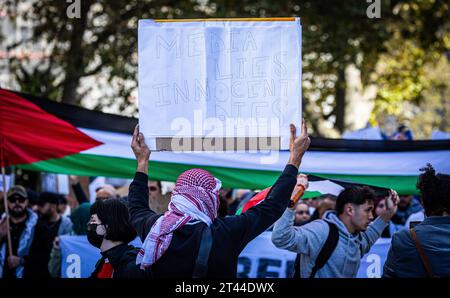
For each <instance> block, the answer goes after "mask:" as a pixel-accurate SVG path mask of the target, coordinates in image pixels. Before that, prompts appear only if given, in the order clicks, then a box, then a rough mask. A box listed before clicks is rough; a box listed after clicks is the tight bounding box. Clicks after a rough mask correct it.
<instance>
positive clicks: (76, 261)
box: [60, 231, 391, 278]
mask: <svg viewBox="0 0 450 298" xmlns="http://www.w3.org/2000/svg"><path fill="white" fill-rule="evenodd" d="M271 235H272V232H267V231H266V232H264V233H262V234H261V235H259V236H258V237H256V238H255V239H254V240H253V241H251V242H250V243H249V244H248V245H247V246H246V247H245V249H244V250H243V251H242V253H241V254H240V255H239V258H238V268H237V277H239V278H266V277H283V278H285V277H291V276H292V273H293V270H294V269H293V266H294V261H295V256H296V254H295V253H293V252H290V251H287V250H284V249H279V248H276V247H275V245H273V243H272V241H271ZM390 243H391V239H390V238H389V239H378V241H377V242H375V244H374V245H373V246H372V248H371V249H370V251H369V252H368V253H367V254H365V255H364V257H363V259H362V260H361V265H360V267H359V270H358V274H357V276H356V277H358V278H379V277H381V274H382V273H383V265H384V262H385V261H386V258H387V253H388V250H389V246H390ZM60 244H61V277H63V278H87V277H89V276H90V275H91V274H92V272H93V271H94V269H95V264H96V263H97V261H98V260H99V259H100V258H101V255H100V251H99V250H98V249H97V248H95V247H93V246H92V245H90V244H89V242H88V241H87V239H86V236H67V235H65V236H61V237H60ZM131 244H132V245H134V246H136V247H140V246H141V245H142V243H141V241H140V240H139V239H138V238H136V239H135V240H134V241H132V242H131Z"/></svg>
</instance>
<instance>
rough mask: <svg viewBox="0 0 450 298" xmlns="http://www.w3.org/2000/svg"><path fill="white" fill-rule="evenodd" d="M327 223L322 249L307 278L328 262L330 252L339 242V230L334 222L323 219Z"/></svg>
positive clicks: (314, 274) (312, 276) (311, 276)
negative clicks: (325, 237)
mask: <svg viewBox="0 0 450 298" xmlns="http://www.w3.org/2000/svg"><path fill="white" fill-rule="evenodd" d="M325 222H326V223H327V224H328V227H329V232H328V237H327V240H326V241H325V244H324V245H323V247H322V249H321V250H320V252H319V255H318V256H317V258H316V261H315V264H314V267H313V269H312V271H311V275H310V276H309V278H314V276H316V273H317V271H318V270H320V269H321V268H322V267H323V266H325V264H326V263H327V262H328V259H329V258H330V257H331V254H332V253H333V251H334V250H335V249H336V246H337V244H338V242H339V230H338V228H337V227H336V225H335V224H333V223H330V222H328V221H325Z"/></svg>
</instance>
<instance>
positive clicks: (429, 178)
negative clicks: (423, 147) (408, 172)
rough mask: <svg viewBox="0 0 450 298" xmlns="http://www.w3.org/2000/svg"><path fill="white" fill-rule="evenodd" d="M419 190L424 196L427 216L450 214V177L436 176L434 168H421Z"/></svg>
mask: <svg viewBox="0 0 450 298" xmlns="http://www.w3.org/2000/svg"><path fill="white" fill-rule="evenodd" d="M420 171H422V172H424V173H422V174H421V175H420V176H419V179H418V181H417V185H416V186H417V189H419V190H420V194H421V196H422V204H423V207H424V208H425V214H426V215H427V216H433V215H436V216H441V215H442V214H443V213H444V212H447V214H450V175H443V174H436V171H435V170H434V168H433V166H432V165H431V164H427V166H426V167H424V168H421V169H420Z"/></svg>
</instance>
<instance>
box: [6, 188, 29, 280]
mask: <svg viewBox="0 0 450 298" xmlns="http://www.w3.org/2000/svg"><path fill="white" fill-rule="evenodd" d="M7 200H8V212H9V228H10V233H11V242H12V255H10V252H9V248H8V240H7V233H8V230H7V222H6V217H5V216H3V217H2V219H1V220H0V278H22V277H23V274H24V266H25V263H26V258H27V257H28V254H29V251H30V246H31V243H32V241H33V236H34V229H35V226H36V223H37V221H38V216H37V214H36V213H34V212H33V211H32V210H31V209H29V208H28V194H27V191H26V190H25V188H24V187H22V186H20V185H16V186H13V187H11V188H10V189H9V191H8V193H7Z"/></svg>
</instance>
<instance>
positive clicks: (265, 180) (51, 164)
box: [18, 154, 417, 197]
mask: <svg viewBox="0 0 450 298" xmlns="http://www.w3.org/2000/svg"><path fill="white" fill-rule="evenodd" d="M18 167H20V168H22V169H26V170H34V171H42V172H51V173H60V174H70V175H78V176H105V177H118V178H133V176H134V173H135V171H136V160H134V159H127V158H120V157H108V156H101V155H92V154H74V155H70V156H66V157H63V158H59V159H49V160H46V161H40V162H36V163H33V164H29V165H20V166H18ZM192 168H201V169H205V170H207V171H209V172H210V173H211V174H213V175H214V176H215V177H217V178H219V179H220V180H221V181H222V184H223V186H224V187H233V188H250V189H264V188H266V187H269V186H271V185H273V183H275V181H276V179H277V178H278V177H279V175H280V174H281V171H265V170H254V169H239V168H227V167H218V166H204V165H192V164H179V163H169V162H158V161H151V160H150V163H149V176H150V179H154V180H163V181H175V180H176V179H177V177H178V175H180V174H181V173H182V172H184V171H186V170H189V169H192ZM314 175H316V176H319V177H322V178H326V179H339V180H344V181H353V182H357V183H363V184H367V185H373V186H379V187H385V188H393V189H395V190H396V191H397V192H398V193H399V194H416V193H417V189H416V187H415V184H416V182H417V176H375V175H344V174H342V175H340V174H317V173H314ZM315 195H317V194H314V193H313V192H311V194H308V193H307V194H305V196H308V197H310V196H315Z"/></svg>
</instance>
